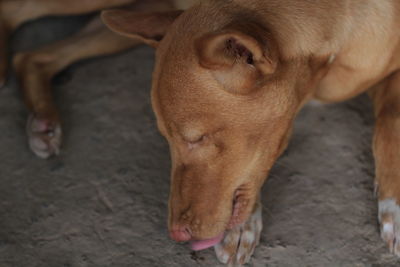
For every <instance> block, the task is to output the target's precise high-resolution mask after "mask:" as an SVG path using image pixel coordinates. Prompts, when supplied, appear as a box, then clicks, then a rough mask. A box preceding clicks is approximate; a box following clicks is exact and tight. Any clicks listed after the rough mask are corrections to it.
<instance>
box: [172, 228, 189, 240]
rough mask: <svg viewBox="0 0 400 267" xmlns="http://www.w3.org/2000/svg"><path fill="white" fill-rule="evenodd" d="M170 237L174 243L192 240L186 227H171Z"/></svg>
mask: <svg viewBox="0 0 400 267" xmlns="http://www.w3.org/2000/svg"><path fill="white" fill-rule="evenodd" d="M170 236H171V239H173V240H175V241H176V242H186V241H189V240H191V239H192V234H191V232H190V229H189V228H188V227H187V226H178V225H174V226H172V229H171V231H170Z"/></svg>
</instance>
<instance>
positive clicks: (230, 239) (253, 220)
mask: <svg viewBox="0 0 400 267" xmlns="http://www.w3.org/2000/svg"><path fill="white" fill-rule="evenodd" d="M261 230H262V205H261V203H260V202H259V201H257V202H256V204H255V206H254V208H253V212H252V214H251V215H250V217H249V219H248V220H247V221H246V222H245V223H243V224H241V225H238V226H236V227H235V228H233V229H231V230H229V231H228V232H227V233H226V234H225V237H224V239H223V240H222V241H221V243H219V244H218V245H216V246H215V247H214V248H215V253H216V254H217V257H218V259H219V261H221V262H222V263H224V264H228V265H229V266H241V265H243V264H246V263H248V262H249V261H250V257H251V256H252V255H253V253H254V249H255V247H256V246H257V245H258V244H259V241H260V235H261Z"/></svg>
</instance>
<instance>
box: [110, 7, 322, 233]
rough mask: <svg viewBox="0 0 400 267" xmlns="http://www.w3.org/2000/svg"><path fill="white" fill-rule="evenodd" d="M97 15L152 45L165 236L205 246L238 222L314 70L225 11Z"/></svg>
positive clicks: (247, 20) (258, 27)
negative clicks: (168, 163)
mask: <svg viewBox="0 0 400 267" xmlns="http://www.w3.org/2000/svg"><path fill="white" fill-rule="evenodd" d="M216 2H219V1H216ZM221 14H223V15H221ZM103 19H104V21H105V22H106V24H108V25H109V27H110V28H111V29H113V30H114V31H116V32H119V33H121V34H124V35H126V36H131V37H134V38H139V39H141V40H142V41H144V42H146V43H148V44H150V45H152V46H154V47H157V58H156V66H155V71H154V76H153V88H152V103H153V109H154V111H155V114H156V117H157V121H158V127H159V129H160V131H161V133H162V135H163V136H165V138H166V139H167V140H168V143H169V145H170V151H171V157H172V172H171V176H172V183H171V192H170V203H169V204H170V206H169V227H170V232H171V236H172V237H173V238H174V239H175V240H177V241H187V240H191V239H195V240H204V239H208V238H213V237H215V236H218V235H220V234H221V233H223V232H224V231H225V230H226V229H229V228H230V227H233V226H235V225H237V224H240V223H242V222H244V221H245V220H246V219H247V218H248V216H249V214H250V213H251V211H252V208H253V206H254V204H255V202H256V201H257V197H258V193H259V191H260V188H261V186H262V184H263V182H264V180H265V178H266V176H267V173H268V171H269V169H270V168H271V166H272V164H273V162H274V161H275V160H276V159H277V157H278V156H279V155H280V153H281V152H282V151H283V149H284V148H285V147H286V144H287V140H288V136H289V134H290V130H291V124H292V121H293V119H294V117H295V115H296V113H297V111H298V110H299V108H300V107H301V105H302V104H303V103H304V101H305V99H306V98H307V97H308V96H309V95H310V93H309V92H310V90H309V88H310V87H312V84H313V78H312V77H313V76H314V75H315V71H314V69H315V66H316V64H311V63H310V61H309V58H293V59H290V60H283V59H282V58H281V56H280V48H279V44H278V42H277V41H276V40H275V37H274V34H273V31H270V30H269V29H267V26H265V25H264V24H263V23H260V22H259V21H257V20H256V18H255V17H254V16H252V14H250V13H248V12H247V13H246V12H243V11H241V10H236V9H234V8H233V9H232V8H231V9H230V6H229V5H228V8H226V7H225V6H224V5H220V6H218V5H217V7H212V8H211V7H210V5H207V4H201V5H199V6H196V7H195V8H192V9H190V10H188V11H186V12H184V13H182V12H178V11H173V12H166V13H151V14H131V13H129V12H127V11H107V12H105V13H103ZM162 37H163V38H162Z"/></svg>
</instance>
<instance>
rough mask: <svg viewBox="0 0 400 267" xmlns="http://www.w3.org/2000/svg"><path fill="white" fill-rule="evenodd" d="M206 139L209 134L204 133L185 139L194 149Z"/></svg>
mask: <svg viewBox="0 0 400 267" xmlns="http://www.w3.org/2000/svg"><path fill="white" fill-rule="evenodd" d="M206 139H207V135H205V134H203V135H199V136H197V137H195V138H190V139H185V141H186V142H187V143H188V145H189V149H193V148H195V147H196V146H198V145H200V144H202V143H203V142H204V141H205V140H206Z"/></svg>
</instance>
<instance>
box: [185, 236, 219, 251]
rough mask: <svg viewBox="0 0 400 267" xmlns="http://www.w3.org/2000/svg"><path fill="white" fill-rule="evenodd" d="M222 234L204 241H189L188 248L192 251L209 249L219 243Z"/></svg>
mask: <svg viewBox="0 0 400 267" xmlns="http://www.w3.org/2000/svg"><path fill="white" fill-rule="evenodd" d="M223 237H224V234H220V235H218V236H216V237H214V238H211V239H206V240H199V241H191V242H190V248H191V249H192V250H194V251H198V250H203V249H206V248H210V247H213V246H215V245H216V244H218V243H219V242H221V240H222V238H223Z"/></svg>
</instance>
